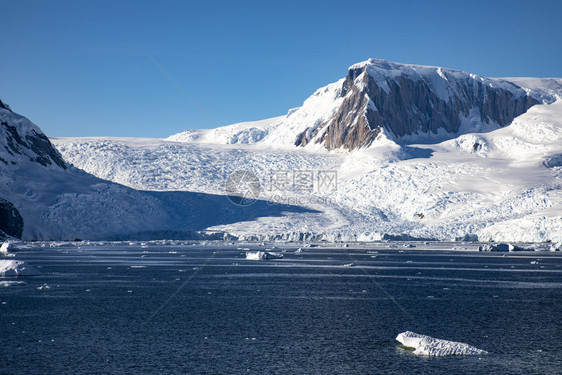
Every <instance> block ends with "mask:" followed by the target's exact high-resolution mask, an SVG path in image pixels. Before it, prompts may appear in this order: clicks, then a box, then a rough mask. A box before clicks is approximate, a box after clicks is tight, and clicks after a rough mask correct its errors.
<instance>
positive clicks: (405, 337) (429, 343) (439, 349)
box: [396, 331, 488, 356]
mask: <svg viewBox="0 0 562 375" xmlns="http://www.w3.org/2000/svg"><path fill="white" fill-rule="evenodd" d="M396 340H397V341H399V342H400V343H402V345H404V346H407V347H412V348H414V349H415V350H414V354H417V355H427V356H446V355H480V354H486V353H488V352H487V351H485V350H482V349H478V348H475V347H474V346H471V345H468V344H464V343H462V342H456V341H448V340H441V339H436V338H434V337H431V336H426V335H420V334H419V333H415V332H411V331H406V332H402V333H400V334H398V336H396Z"/></svg>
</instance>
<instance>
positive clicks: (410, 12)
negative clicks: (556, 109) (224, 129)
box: [0, 0, 562, 137]
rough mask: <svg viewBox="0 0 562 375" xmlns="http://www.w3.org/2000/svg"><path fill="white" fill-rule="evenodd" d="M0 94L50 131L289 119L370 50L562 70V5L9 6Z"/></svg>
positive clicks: (125, 130)
mask: <svg viewBox="0 0 562 375" xmlns="http://www.w3.org/2000/svg"><path fill="white" fill-rule="evenodd" d="M0 12H1V14H2V22H0V35H2V40H3V41H2V49H1V52H0V77H1V86H0V87H1V90H0V98H1V99H2V100H3V101H5V102H6V103H8V104H10V105H11V106H12V108H13V109H14V111H16V112H18V113H20V114H23V115H25V116H26V117H28V118H30V119H31V120H32V121H33V122H35V123H36V124H37V125H38V126H39V127H41V128H42V129H43V131H44V132H45V133H46V134H47V135H49V136H138V137H167V136H169V135H171V134H174V133H177V132H179V131H181V130H184V129H187V128H211V127H215V123H214V122H213V121H212V120H211V119H210V118H209V117H207V116H206V114H205V113H204V111H202V110H201V109H200V108H199V107H198V106H197V105H196V104H194V103H193V101H191V100H190V98H189V97H187V96H186V95H185V94H184V93H183V92H182V91H181V90H180V89H179V88H178V87H177V86H176V85H175V84H174V82H173V81H172V80H171V79H170V78H169V77H168V76H167V75H166V74H165V73H164V72H162V71H161V70H160V69H159V68H158V66H157V65H156V64H155V63H154V62H153V61H152V60H151V56H152V57H153V58H154V59H156V61H158V62H159V63H160V64H161V65H162V66H163V67H164V69H165V70H166V71H167V72H168V73H169V74H171V75H172V76H173V77H174V78H175V80H177V82H179V83H180V84H181V85H182V86H183V87H184V88H185V90H187V92H189V94H190V95H192V96H193V97H194V98H195V99H196V100H197V101H198V102H199V103H200V104H201V106H202V107H204V108H205V109H206V111H208V112H209V113H210V114H211V115H212V117H213V118H214V119H216V121H217V123H218V124H220V125H227V124H231V123H235V122H240V121H248V120H258V119H263V118H268V117H273V116H277V115H282V114H284V113H286V111H287V110H288V109H289V108H292V107H297V106H299V105H301V104H302V102H303V101H304V100H305V99H306V98H307V97H308V96H309V95H310V94H312V93H313V92H314V91H315V90H316V89H317V88H319V87H321V86H324V85H326V84H328V83H330V82H333V81H336V80H338V79H339V78H341V77H343V76H345V74H346V72H347V68H348V67H349V66H350V65H352V64H353V63H356V62H359V61H363V60H366V59H368V58H370V57H375V58H381V59H386V60H391V61H396V62H404V63H414V64H424V65H438V66H444V67H449V68H454V69H459V70H465V71H469V72H471V73H476V74H480V75H483V76H490V77H495V76H537V77H562V36H561V35H562V34H561V33H560V23H559V22H560V19H559V17H560V15H561V14H562V1H557V0H555V1H540V0H539V1H528V0H527V1H493V0H488V1H462V2H461V1H450V0H449V1H431V0H428V1H405V0H404V1H345V2H344V1H334V2H332V1H317V2H315V1H271V2H267V1H143V0H138V1H101V0H92V1H76V0H73V1H63V0H54V1H29V0H20V1H11V0H10V1H8V0H0Z"/></svg>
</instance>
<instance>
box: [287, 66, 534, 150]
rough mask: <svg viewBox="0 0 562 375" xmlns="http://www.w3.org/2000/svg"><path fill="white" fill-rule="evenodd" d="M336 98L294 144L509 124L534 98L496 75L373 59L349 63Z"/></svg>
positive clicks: (354, 143) (344, 143)
mask: <svg viewBox="0 0 562 375" xmlns="http://www.w3.org/2000/svg"><path fill="white" fill-rule="evenodd" d="M340 98H343V101H342V104H341V105H340V107H339V109H338V110H337V111H336V112H335V113H334V114H333V116H331V117H330V118H329V119H327V120H325V121H324V122H322V123H321V124H320V125H318V126H315V127H314V128H307V129H306V130H305V131H303V132H302V133H301V134H299V135H298V136H297V139H296V142H295V144H296V145H297V146H305V145H306V144H307V143H310V142H315V143H321V144H323V145H324V146H325V147H326V148H327V149H330V150H332V149H336V148H340V147H344V148H345V149H348V150H353V149H357V148H360V147H366V146H369V145H370V144H371V143H372V142H373V141H374V140H375V139H376V138H377V136H379V134H381V132H383V131H384V133H385V134H386V135H387V136H389V137H392V138H395V139H397V140H400V139H401V138H404V137H406V136H409V135H416V134H419V135H429V136H432V135H436V134H437V133H441V134H442V133H444V132H446V133H450V134H451V135H458V133H459V132H462V131H463V127H468V126H471V124H470V123H472V126H478V127H481V126H482V125H484V126H486V125H491V126H506V125H509V124H510V123H511V122H512V121H513V119H514V118H515V117H517V116H519V115H521V114H523V113H525V112H526V111H527V109H529V108H530V107H531V106H533V105H535V104H538V103H539V101H538V100H537V99H535V98H533V97H531V96H530V95H528V93H527V92H526V91H525V90H523V89H522V88H520V87H519V86H516V85H515V84H513V83H509V82H506V81H502V80H499V79H497V80H496V79H488V78H483V77H479V76H476V75H473V74H469V73H465V72H460V71H455V70H450V69H442V68H437V67H426V66H416V65H403V64H396V63H390V62H387V61H383V60H374V59H371V60H369V61H366V62H363V63H359V64H356V65H353V66H352V67H350V69H349V71H348V74H347V76H346V78H345V80H344V82H343V85H342V89H341V92H340ZM467 130H468V129H467ZM471 130H473V131H475V130H476V131H478V130H481V129H480V128H476V129H471Z"/></svg>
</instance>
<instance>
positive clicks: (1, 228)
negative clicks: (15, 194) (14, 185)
mask: <svg viewBox="0 0 562 375" xmlns="http://www.w3.org/2000/svg"><path fill="white" fill-rule="evenodd" d="M2 233H5V234H7V235H9V236H12V237H17V238H21V236H22V234H23V218H22V217H21V215H20V213H19V211H18V210H17V208H16V207H15V206H14V205H13V204H12V203H10V202H8V201H7V200H5V199H2V198H0V238H2V237H3V236H2Z"/></svg>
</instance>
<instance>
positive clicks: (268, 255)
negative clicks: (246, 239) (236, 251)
mask: <svg viewBox="0 0 562 375" xmlns="http://www.w3.org/2000/svg"><path fill="white" fill-rule="evenodd" d="M280 258H283V254H281V253H272V252H269V251H248V252H246V259H247V260H268V259H280Z"/></svg>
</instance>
